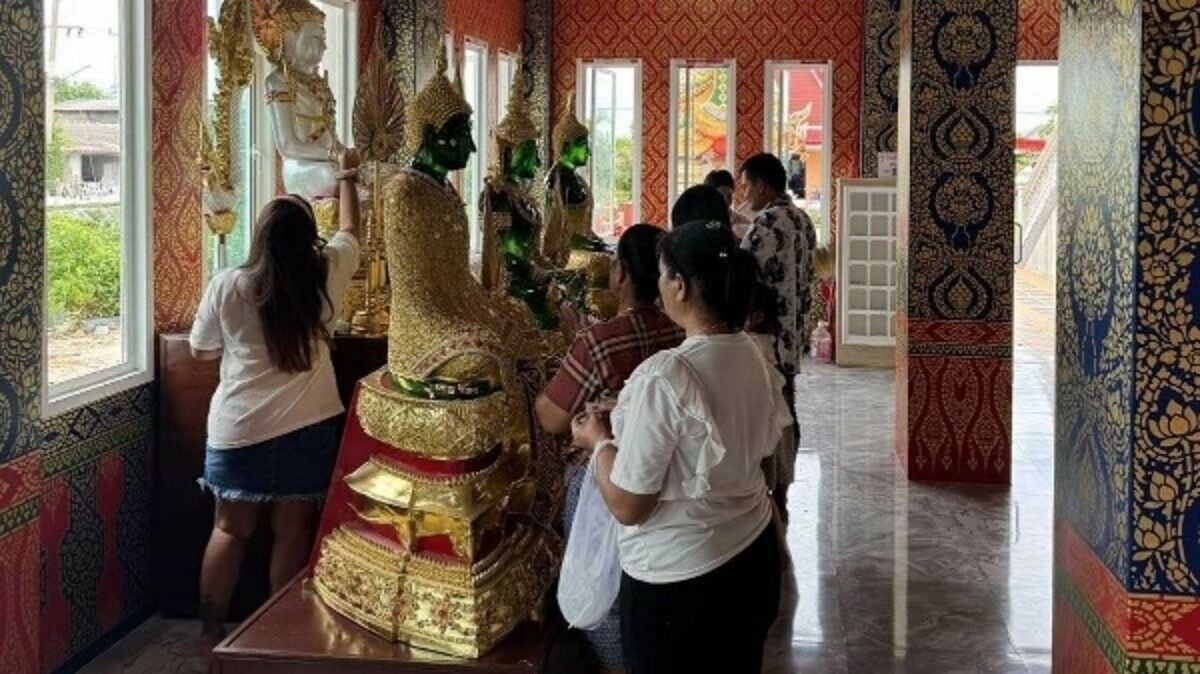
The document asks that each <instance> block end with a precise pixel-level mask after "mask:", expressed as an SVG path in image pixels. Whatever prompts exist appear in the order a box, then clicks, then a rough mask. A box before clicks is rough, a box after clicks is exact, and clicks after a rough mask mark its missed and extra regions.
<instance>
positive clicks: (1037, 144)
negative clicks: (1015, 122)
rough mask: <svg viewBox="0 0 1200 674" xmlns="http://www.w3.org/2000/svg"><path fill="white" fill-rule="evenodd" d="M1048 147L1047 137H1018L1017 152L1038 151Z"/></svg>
mask: <svg viewBox="0 0 1200 674" xmlns="http://www.w3.org/2000/svg"><path fill="white" fill-rule="evenodd" d="M1044 149H1046V139H1045V138H1032V137H1023V138H1017V152H1030V153H1037V152H1041V151H1042V150H1044Z"/></svg>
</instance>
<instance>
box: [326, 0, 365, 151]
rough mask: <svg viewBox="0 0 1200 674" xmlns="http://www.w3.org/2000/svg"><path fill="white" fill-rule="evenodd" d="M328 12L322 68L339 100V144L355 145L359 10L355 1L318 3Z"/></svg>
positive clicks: (342, 0) (329, 0)
mask: <svg viewBox="0 0 1200 674" xmlns="http://www.w3.org/2000/svg"><path fill="white" fill-rule="evenodd" d="M318 2H319V3H320V4H321V5H322V6H321V9H323V10H324V11H325V45H326V46H325V58H324V59H322V60H321V68H322V69H323V70H324V71H325V72H326V73H328V75H329V88H330V89H332V90H333V95H334V97H335V98H336V99H337V125H338V140H340V141H342V143H343V144H345V145H353V144H354V119H353V117H354V97H355V95H356V94H357V93H358V10H357V9H356V7H357V4H356V3H355V2H354V1H353V0H318Z"/></svg>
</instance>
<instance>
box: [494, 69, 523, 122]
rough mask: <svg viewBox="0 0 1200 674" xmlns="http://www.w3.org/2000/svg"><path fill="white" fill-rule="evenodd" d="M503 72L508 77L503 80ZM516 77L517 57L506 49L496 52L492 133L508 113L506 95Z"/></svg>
mask: <svg viewBox="0 0 1200 674" xmlns="http://www.w3.org/2000/svg"><path fill="white" fill-rule="evenodd" d="M505 70H507V71H508V77H507V78H505V76H504V75H505ZM516 75H517V55H516V54H514V53H512V52H510V51H508V50H507V49H497V50H496V109H495V111H494V114H493V117H492V119H493V120H494V122H493V124H492V133H495V130H496V126H497V125H498V124H499V123H500V121H501V120H503V119H504V117H505V114H506V113H507V111H508V94H509V92H510V91H511V90H512V80H513V78H514V77H516Z"/></svg>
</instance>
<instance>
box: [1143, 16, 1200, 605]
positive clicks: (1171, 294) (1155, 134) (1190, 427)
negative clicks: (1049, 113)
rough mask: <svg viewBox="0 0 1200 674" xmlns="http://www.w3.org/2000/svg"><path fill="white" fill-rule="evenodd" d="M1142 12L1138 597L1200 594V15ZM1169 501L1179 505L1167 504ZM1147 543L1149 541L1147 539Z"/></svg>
mask: <svg viewBox="0 0 1200 674" xmlns="http://www.w3.org/2000/svg"><path fill="white" fill-rule="evenodd" d="M1198 9H1200V8H1198V6H1197V3H1196V1H1195V0H1157V2H1152V1H1147V2H1143V3H1142V26H1143V27H1142V31H1143V37H1142V40H1143V42H1142V51H1141V56H1142V58H1141V90H1142V91H1143V92H1145V93H1144V95H1143V100H1142V106H1141V138H1140V143H1141V147H1140V151H1141V157H1140V182H1139V187H1138V200H1139V202H1140V208H1139V210H1138V219H1137V223H1138V240H1137V257H1138V266H1137V270H1138V273H1139V283H1138V284H1137V305H1136V323H1135V325H1136V333H1135V337H1134V338H1135V343H1136V345H1137V354H1136V359H1135V363H1134V391H1135V400H1134V428H1135V429H1136V430H1135V434H1134V448H1133V484H1132V492H1133V508H1132V516H1133V518H1134V520H1135V521H1136V522H1137V532H1135V535H1134V538H1133V550H1132V564H1133V566H1132V568H1131V569H1130V574H1129V575H1130V589H1131V590H1135V591H1142V592H1161V593H1167V594H1192V595H1195V594H1200V524H1197V516H1198V515H1200V483H1198V482H1197V480H1195V475H1196V473H1197V470H1198V469H1200V377H1198V376H1197V373H1198V372H1200V316H1197V313H1196V307H1197V304H1200V301H1198V300H1200V264H1198V260H1197V257H1198V256H1200V223H1198V222H1197V218H1196V214H1197V213H1200V187H1198V185H1200V147H1198V145H1197V142H1198V140H1200V109H1198V105H1200V99H1198V96H1200V89H1198V84H1200V81H1198V80H1200V11H1197V10H1198ZM1168 497H1169V498H1168ZM1138 534H1140V535H1138Z"/></svg>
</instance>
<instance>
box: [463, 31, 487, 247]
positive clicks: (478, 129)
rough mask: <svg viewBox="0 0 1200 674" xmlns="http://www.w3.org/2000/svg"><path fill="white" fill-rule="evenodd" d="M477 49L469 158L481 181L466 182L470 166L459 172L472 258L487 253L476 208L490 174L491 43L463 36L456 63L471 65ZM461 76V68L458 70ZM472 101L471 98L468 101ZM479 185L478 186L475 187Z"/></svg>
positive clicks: (464, 86)
mask: <svg viewBox="0 0 1200 674" xmlns="http://www.w3.org/2000/svg"><path fill="white" fill-rule="evenodd" d="M470 51H474V52H476V53H477V54H479V58H480V61H479V72H478V73H477V87H476V89H477V90H476V92H475V93H476V95H477V102H476V103H477V104H476V105H473V106H471V107H472V115H471V127H472V129H471V130H472V132H473V133H474V134H475V135H476V136H477V137H476V138H475V139H474V140H475V154H474V155H472V156H471V158H470V159H468V160H467V161H468V162H478V163H477V169H476V170H477V173H478V175H477V176H476V179H477V180H478V181H479V184H478V185H477V186H474V185H468V184H466V182H467V181H466V180H465V178H466V173H467V170H466V167H464V168H463V169H462V170H461V171H459V172H458V173H459V174H460V175H461V176H462V179H461V180H460V182H461V183H462V198H463V200H464V201H465V202H466V207H467V224H468V225H469V227H470V231H469V232H468V235H469V244H468V254H469V256H470V257H469V259H471V260H476V259H480V258H481V256H482V255H483V234H484V232H483V221H482V215H481V214H480V213H479V212H478V209H477V208H475V204H476V202H477V200H478V199H479V195H480V193H482V192H483V186H484V181H485V180H486V179H487V175H488V159H489V157H488V145H489V144H490V142H491V133H490V129H491V127H490V124H491V121H490V115H488V61H489V58H488V57H489V54H490V51H491V50H490V49H489V48H488V43H487V42H485V41H483V40H480V39H478V38H474V37H471V36H469V35H464V36H463V40H462V62H461V63H458V64H456V65H455V68H460V67H461V68H463V69H464V70H465V69H466V67H467V53H468V52H470ZM454 76H455V77H457V76H458V72H457V70H456V71H455V74H454ZM466 87H467V84H466V76H465V73H464V74H463V98H467V91H466ZM468 102H469V101H468ZM476 187H478V189H475V188H476ZM472 217H474V218H475V222H474V223H471V218H472Z"/></svg>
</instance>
